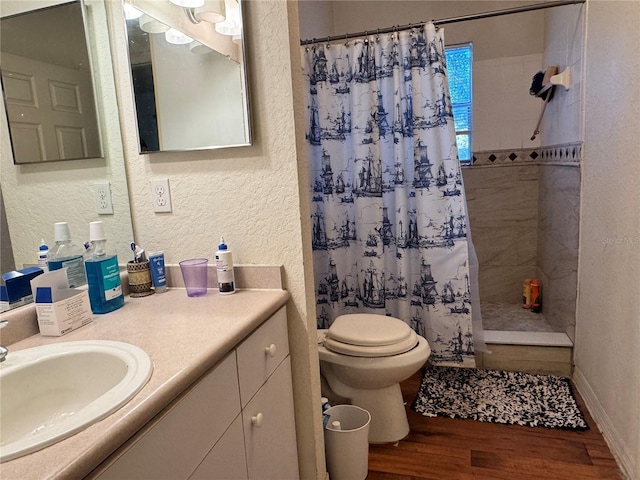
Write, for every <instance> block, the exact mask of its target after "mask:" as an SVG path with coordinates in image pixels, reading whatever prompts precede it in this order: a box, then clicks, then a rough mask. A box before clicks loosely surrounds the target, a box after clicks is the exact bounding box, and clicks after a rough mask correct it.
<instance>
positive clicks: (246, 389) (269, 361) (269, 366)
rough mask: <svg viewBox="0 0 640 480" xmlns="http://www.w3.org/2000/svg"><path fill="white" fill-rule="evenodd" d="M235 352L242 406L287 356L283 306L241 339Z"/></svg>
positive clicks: (287, 347) (285, 322)
mask: <svg viewBox="0 0 640 480" xmlns="http://www.w3.org/2000/svg"><path fill="white" fill-rule="evenodd" d="M237 352H238V381H239V384H240V399H241V401H242V406H243V407H244V406H245V405H246V404H247V402H249V400H251V397H253V396H254V395H255V393H256V392H257V391H258V389H259V388H260V387H261V386H262V385H263V384H264V382H266V380H267V378H269V375H271V374H272V373H273V372H274V370H275V369H276V368H277V367H278V365H280V363H281V362H282V360H283V359H284V358H285V357H286V356H287V355H289V338H288V334H287V313H286V309H285V307H282V308H281V309H280V310H278V311H277V312H276V313H275V314H274V315H273V316H272V317H271V318H270V319H269V320H267V321H266V322H265V323H264V324H262V326H260V327H259V328H258V329H257V330H256V331H255V332H254V333H253V334H251V336H250V337H249V338H247V339H246V340H245V341H244V342H242V343H241V344H240V346H239V347H238V349H237Z"/></svg>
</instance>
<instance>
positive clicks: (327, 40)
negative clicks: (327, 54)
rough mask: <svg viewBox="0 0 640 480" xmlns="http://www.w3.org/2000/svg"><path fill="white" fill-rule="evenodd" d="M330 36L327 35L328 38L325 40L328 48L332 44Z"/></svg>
mask: <svg viewBox="0 0 640 480" xmlns="http://www.w3.org/2000/svg"><path fill="white" fill-rule="evenodd" d="M329 38H330V37H328V36H327V39H326V40H325V41H324V42H325V43H326V44H327V48H330V47H331V44H330V43H329Z"/></svg>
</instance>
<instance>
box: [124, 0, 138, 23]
mask: <svg viewBox="0 0 640 480" xmlns="http://www.w3.org/2000/svg"><path fill="white" fill-rule="evenodd" d="M122 8H123V9H124V18H126V19H127V20H135V19H136V18H140V17H141V16H142V12H141V11H140V10H138V9H137V8H136V7H134V6H133V5H130V4H128V3H125V4H124V5H123V6H122Z"/></svg>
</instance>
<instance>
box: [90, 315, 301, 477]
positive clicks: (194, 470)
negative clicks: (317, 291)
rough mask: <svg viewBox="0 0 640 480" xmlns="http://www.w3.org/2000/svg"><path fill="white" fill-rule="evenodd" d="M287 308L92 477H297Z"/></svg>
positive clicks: (106, 462) (259, 328) (241, 344)
mask: <svg viewBox="0 0 640 480" xmlns="http://www.w3.org/2000/svg"><path fill="white" fill-rule="evenodd" d="M297 458H298V456H297V447H296V435H295V423H294V414H293V392H292V386H291V361H290V358H289V344H288V338H287V321H286V312H285V308H284V307H282V308H281V309H280V310H279V311H278V312H277V313H275V314H274V315H273V316H272V317H271V318H269V319H268V320H267V321H266V322H265V323H263V324H262V325H261V326H260V327H258V328H257V329H256V330H255V331H254V332H252V333H251V334H250V335H249V336H248V337H247V338H246V339H245V340H244V341H243V342H241V343H240V344H239V345H238V346H237V347H236V348H235V349H234V350H232V351H231V352H229V353H228V354H227V356H226V357H225V358H224V359H223V360H222V361H220V362H219V363H218V364H217V365H216V366H214V367H213V368H212V369H211V370H210V371H209V372H207V373H206V374H205V375H204V376H203V377H202V378H200V379H199V380H198V381H197V382H196V383H195V384H194V385H192V386H191V387H190V388H189V389H188V390H187V391H185V392H184V393H183V394H182V395H180V396H179V397H178V398H177V399H176V400H175V401H173V402H172V403H171V405H169V406H168V407H167V408H165V409H164V410H163V411H162V412H160V413H159V414H158V415H157V416H156V417H155V418H154V419H153V420H152V421H151V422H149V423H148V424H147V425H146V426H145V427H144V428H143V429H141V430H140V431H139V432H138V433H137V434H136V435H134V436H133V437H132V438H131V439H129V441H127V443H125V444H124V445H123V446H122V447H120V449H118V450H117V451H116V452H115V453H113V454H112V455H111V456H110V457H109V458H108V459H107V460H105V461H104V462H103V463H102V464H101V465H100V466H99V467H98V468H97V469H96V470H94V472H92V474H91V475H89V478H95V479H100V480H111V479H113V480H122V479H134V478H139V479H171V480H177V479H185V480H187V479H188V480H205V479H206V480H215V479H220V480H223V479H224V480H236V479H238V480H243V479H251V480H258V479H260V480H266V479H278V480H288V479H297V478H298V460H297Z"/></svg>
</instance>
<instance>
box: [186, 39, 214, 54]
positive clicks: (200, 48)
mask: <svg viewBox="0 0 640 480" xmlns="http://www.w3.org/2000/svg"><path fill="white" fill-rule="evenodd" d="M189 50H190V51H191V53H193V54H195V55H207V54H209V53H211V52H213V50H211V49H210V48H209V47H207V46H206V45H203V44H202V43H200V42H199V41H197V40H194V41H193V42H191V43H190V44H189Z"/></svg>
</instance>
